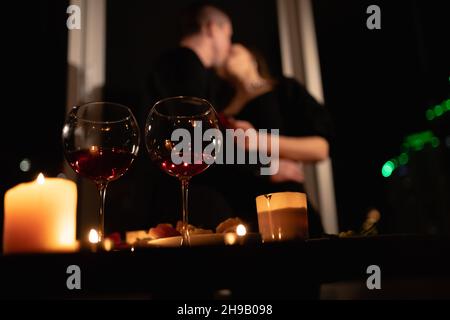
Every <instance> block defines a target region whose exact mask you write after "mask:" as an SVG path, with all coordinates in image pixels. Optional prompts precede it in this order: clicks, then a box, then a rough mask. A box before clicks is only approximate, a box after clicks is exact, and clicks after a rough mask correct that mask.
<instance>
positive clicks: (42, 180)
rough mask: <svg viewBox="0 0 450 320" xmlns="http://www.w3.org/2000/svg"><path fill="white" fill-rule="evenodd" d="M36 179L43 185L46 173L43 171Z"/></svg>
mask: <svg viewBox="0 0 450 320" xmlns="http://www.w3.org/2000/svg"><path fill="white" fill-rule="evenodd" d="M36 181H37V183H38V184H39V185H43V184H44V183H45V178H44V175H43V174H42V173H39V175H38V177H37V179H36Z"/></svg>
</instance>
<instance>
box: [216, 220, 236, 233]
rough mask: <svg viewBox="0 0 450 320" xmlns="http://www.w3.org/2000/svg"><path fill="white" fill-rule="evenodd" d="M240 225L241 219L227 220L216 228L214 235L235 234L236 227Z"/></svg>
mask: <svg viewBox="0 0 450 320" xmlns="http://www.w3.org/2000/svg"><path fill="white" fill-rule="evenodd" d="M240 224H243V221H242V220H241V219H239V218H228V219H227V220H225V221H223V222H222V223H220V224H219V225H218V226H217V228H216V233H228V232H236V227H237V226H238V225H240Z"/></svg>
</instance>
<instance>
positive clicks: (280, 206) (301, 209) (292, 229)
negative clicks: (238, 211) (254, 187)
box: [256, 192, 309, 242]
mask: <svg viewBox="0 0 450 320" xmlns="http://www.w3.org/2000/svg"><path fill="white" fill-rule="evenodd" d="M256 210H257V212H258V227H259V233H260V234H261V237H262V239H263V242H266V241H284V240H293V239H307V238H308V234H309V230H308V215H307V198H306V194H304V193H300V192H278V193H272V194H265V195H261V196H258V197H256Z"/></svg>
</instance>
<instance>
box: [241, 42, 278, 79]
mask: <svg viewBox="0 0 450 320" xmlns="http://www.w3.org/2000/svg"><path fill="white" fill-rule="evenodd" d="M245 48H247V50H248V51H249V52H250V54H251V55H252V57H253V59H254V60H255V62H256V66H257V68H258V73H259V74H260V75H261V77H263V78H264V79H266V80H272V81H273V80H274V79H273V76H272V73H271V72H270V68H269V64H268V63H267V60H266V58H265V57H264V55H263V54H262V53H261V51H260V50H258V49H256V48H255V47H252V46H245Z"/></svg>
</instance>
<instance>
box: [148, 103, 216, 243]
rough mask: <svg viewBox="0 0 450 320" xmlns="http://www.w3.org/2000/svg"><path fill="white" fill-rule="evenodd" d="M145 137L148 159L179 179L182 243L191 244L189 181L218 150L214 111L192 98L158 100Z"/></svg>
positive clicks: (211, 160)
mask: <svg viewBox="0 0 450 320" xmlns="http://www.w3.org/2000/svg"><path fill="white" fill-rule="evenodd" d="M145 137H146V145H147V149H148V152H149V154H150V158H151V160H152V161H153V162H154V163H156V164H157V165H158V167H159V168H161V169H162V170H163V171H164V172H166V173H168V174H169V175H171V176H174V177H176V178H178V179H179V180H180V182H181V193H182V229H181V238H182V240H181V245H182V246H190V239H189V230H188V190H189V180H190V179H191V178H192V177H193V176H195V175H197V174H199V173H202V172H203V171H205V170H206V169H207V168H208V167H209V166H210V165H211V164H212V163H213V162H214V161H215V159H216V156H217V155H218V153H219V152H220V147H221V143H222V140H223V139H222V135H221V132H220V131H219V122H218V118H217V114H216V111H215V110H214V108H213V106H212V105H211V104H210V103H209V102H208V101H206V100H204V99H200V98H195V97H186V96H178V97H171V98H167V99H163V100H160V101H158V102H157V103H156V104H155V105H154V106H153V108H152V109H151V111H150V113H149V115H148V117H147V121H146V125H145Z"/></svg>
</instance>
